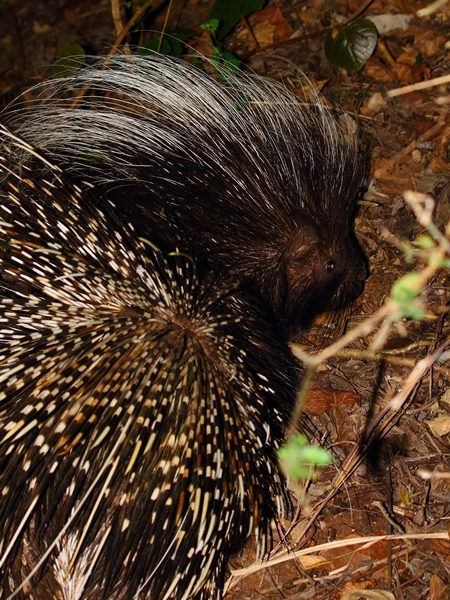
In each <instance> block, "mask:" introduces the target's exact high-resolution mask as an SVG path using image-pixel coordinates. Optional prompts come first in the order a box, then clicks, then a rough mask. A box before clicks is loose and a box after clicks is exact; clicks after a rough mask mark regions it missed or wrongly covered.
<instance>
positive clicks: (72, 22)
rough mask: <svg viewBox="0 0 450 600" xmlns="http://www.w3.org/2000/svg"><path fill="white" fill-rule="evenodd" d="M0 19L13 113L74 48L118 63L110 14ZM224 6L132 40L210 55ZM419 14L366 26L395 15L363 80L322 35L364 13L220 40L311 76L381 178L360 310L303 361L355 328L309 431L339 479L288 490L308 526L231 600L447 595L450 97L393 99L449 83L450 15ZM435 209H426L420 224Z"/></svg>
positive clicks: (279, 10)
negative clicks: (172, 36)
mask: <svg viewBox="0 0 450 600" xmlns="http://www.w3.org/2000/svg"><path fill="white" fill-rule="evenodd" d="M1 4H2V8H3V10H2V18H1V20H0V49H1V50H0V56H1V59H2V60H1V61H0V104H1V105H2V106H5V105H7V104H8V102H9V101H11V100H12V99H14V98H16V97H17V96H19V95H20V94H22V93H23V92H24V90H26V89H27V88H29V87H30V85H32V84H33V83H35V82H37V81H39V80H41V79H42V78H46V77H49V76H51V75H52V64H53V62H54V59H55V55H56V54H57V52H58V49H60V48H61V47H62V46H63V45H65V44H69V43H70V44H72V43H77V44H79V45H81V46H82V47H83V48H84V49H85V50H86V51H87V52H88V53H91V54H92V53H94V54H105V53H106V52H107V51H108V50H109V49H110V48H111V47H112V46H113V45H114V43H115V40H116V37H117V31H116V29H115V27H114V23H113V19H112V16H111V4H110V2H109V1H108V0H97V1H96V2H92V1H88V0H47V1H39V0H38V1H36V0H33V1H31V0H20V2H19V0H2V2H1ZM212 5H213V2H212V1H210V0H174V1H173V3H172V5H171V6H170V7H169V3H168V2H155V3H154V4H153V5H152V7H151V8H150V9H149V11H148V13H147V15H146V17H145V20H144V22H143V23H142V26H141V27H140V28H138V30H137V31H136V32H135V33H134V34H133V36H132V38H131V43H132V44H140V43H142V42H143V41H145V40H147V39H149V38H150V37H151V36H152V34H151V31H161V30H162V29H163V28H164V27H166V31H169V32H175V31H177V32H183V34H185V35H186V40H187V42H188V43H189V45H190V47H191V49H194V50H199V51H201V52H203V53H205V54H210V53H211V51H212V41H211V38H210V35H209V33H208V32H206V31H204V30H203V29H201V28H200V25H201V24H202V23H205V22H206V21H208V18H209V13H210V11H211V8H212ZM419 8H423V3H422V2H417V1H414V0H385V1H384V2H383V1H381V0H375V1H374V2H372V3H371V4H370V5H369V7H368V8H367V9H366V10H365V11H364V12H363V14H362V15H361V16H363V17H373V16H379V17H384V24H385V27H386V31H385V32H384V33H382V34H381V35H380V37H379V41H378V45H377V48H376V50H375V52H374V54H373V55H372V56H371V58H369V60H368V61H367V63H366V64H365V66H364V68H362V69H361V70H360V71H350V70H345V69H340V68H337V67H334V66H332V65H331V64H330V63H329V62H328V60H327V59H326V57H325V54H324V39H325V32H326V31H327V30H329V29H330V28H331V27H335V26H336V25H337V24H338V23H339V22H341V21H342V20H343V19H346V18H348V17H350V16H351V15H352V14H353V13H354V12H355V11H356V10H357V9H358V5H357V3H356V2H355V0H349V1H348V2H344V1H342V2H339V1H338V0H336V1H329V2H323V1H318V0H310V1H304V2H302V1H297V2H296V1H295V0H270V1H269V2H267V3H266V6H265V8H264V9H263V10H261V11H258V12H255V13H253V14H251V15H250V16H249V17H248V18H247V19H242V20H241V21H240V22H239V23H238V24H237V25H236V26H234V27H233V28H232V29H231V30H230V32H229V33H228V35H227V36H226V37H225V38H224V39H223V40H221V45H222V49H223V50H226V51H228V52H231V53H233V54H234V55H235V56H236V57H238V58H240V59H242V60H243V67H244V68H245V69H251V70H253V71H256V72H257V73H259V74H262V75H266V76H268V77H271V78H275V79H278V80H283V81H284V83H285V84H286V85H289V86H291V87H292V88H293V89H294V90H295V85H296V77H295V69H294V68H293V66H295V67H298V68H300V69H301V70H302V71H304V72H305V73H306V74H307V75H308V77H309V78H310V79H311V80H313V81H315V82H316V84H317V85H318V86H319V88H320V89H321V90H322V92H323V94H324V95H325V96H326V97H327V98H329V99H330V100H332V101H333V102H338V103H339V104H341V105H342V106H343V107H344V108H345V110H346V111H347V112H348V113H349V114H350V115H351V116H352V118H353V119H354V120H355V121H357V122H358V123H359V127H360V129H361V130H362V132H363V137H364V140H365V152H366V154H367V165H368V166H367V181H366V190H365V193H363V194H362V195H361V199H360V202H359V210H358V214H357V216H356V223H355V229H356V232H357V235H358V238H359V240H360V243H361V245H362V247H363V249H364V251H365V253H366V255H367V259H368V265H369V271H370V274H369V277H368V279H367V282H366V286H365V291H364V293H363V295H362V296H361V297H360V298H359V299H358V301H357V302H356V303H355V305H354V306H352V307H351V309H349V310H346V311H344V313H343V314H339V315H326V316H325V317H322V318H321V319H319V320H318V321H317V322H316V323H315V324H314V327H313V328H312V329H311V331H310V332H308V334H307V335H306V336H305V337H304V338H303V339H302V340H301V342H300V345H296V347H295V348H294V350H295V351H298V350H299V348H301V349H302V350H306V351H307V352H308V353H310V354H314V353H317V351H318V350H323V349H324V348H325V347H326V346H327V345H328V344H330V343H331V342H332V341H336V340H338V339H339V338H340V336H341V335H343V334H344V333H348V332H350V331H353V330H355V328H359V329H358V330H356V334H355V335H354V336H353V339H352V340H351V341H350V343H349V344H348V345H347V346H346V348H345V349H344V348H343V347H342V348H339V350H338V351H337V352H336V353H334V356H333V357H332V358H328V359H327V360H326V361H325V362H322V364H321V365H320V367H319V368H318V369H317V373H316V376H315V380H314V384H313V389H312V391H311V392H310V393H309V397H308V401H307V405H306V407H305V414H304V417H303V421H302V426H303V428H304V429H305V431H307V432H308V435H309V437H310V438H311V439H312V440H313V441H315V443H318V444H320V445H321V446H323V447H326V448H329V449H330V450H332V452H333V457H334V459H333V464H332V466H330V467H327V468H323V469H322V470H321V471H320V472H319V473H318V475H317V477H316V478H315V480H314V481H311V482H309V483H308V484H305V485H304V486H302V489H301V490H299V489H298V486H292V494H293V497H294V498H297V499H298V498H301V503H300V504H299V506H300V507H299V508H298V514H297V518H296V519H295V520H292V519H290V520H286V521H281V522H280V523H279V524H278V526H277V527H275V526H274V531H273V537H274V550H273V552H272V553H271V555H270V564H269V562H267V561H266V562H264V564H263V565H261V564H260V565H258V566H257V568H255V569H253V567H252V568H249V565H251V564H252V561H253V558H254V547H253V542H252V540H251V539H250V540H249V542H248V544H247V546H246V549H245V551H244V553H243V554H242V555H240V556H238V557H235V558H234V559H233V561H232V564H231V565H230V573H231V576H230V579H229V581H228V587H227V589H228V591H227V594H228V595H227V598H228V600H232V599H233V600H238V599H242V598H244V597H245V598H249V599H250V598H263V597H264V598H266V599H272V598H287V597H289V598H299V599H300V598H301V599H307V598H308V599H309V598H313V599H315V600H325V599H327V600H328V599H330V598H332V599H336V600H337V599H342V600H346V599H350V598H354V599H356V598H371V599H374V600H375V599H380V600H381V599H383V598H384V599H391V598H392V599H394V598H395V599H397V600H419V599H424V600H425V599H427V600H441V599H445V598H450V588H449V584H450V539H449V538H448V535H447V529H448V525H449V519H450V503H449V488H450V437H449V436H450V393H449V391H448V384H449V380H450V365H449V363H448V361H447V360H446V359H447V354H445V352H448V341H449V333H450V331H449V322H448V318H447V312H448V309H447V306H448V304H449V284H450V278H449V271H448V264H447V263H446V262H445V260H444V259H442V256H445V254H446V247H445V244H446V243H447V244H448V243H449V242H448V241H446V238H444V240H442V239H441V238H440V237H439V232H442V233H445V231H446V229H447V230H449V225H448V223H449V217H450V206H449V200H448V198H449V189H450V154H449V139H450V126H449V119H448V113H449V103H450V95H449V88H448V84H442V85H440V86H433V87H428V88H426V89H414V90H413V91H411V92H410V93H407V94H403V95H399V96H395V97H389V96H388V95H387V92H388V91H389V90H393V89H396V88H401V87H404V86H407V85H411V84H416V83H419V82H423V81H429V80H431V79H433V78H435V77H439V76H442V75H445V74H446V73H448V67H449V58H448V50H447V47H448V39H449V23H450V4H444V5H443V6H442V7H440V8H439V9H438V11H437V12H435V13H433V14H432V15H430V16H427V17H422V18H419V17H418V16H417V14H416V11H417V10H418V9H419ZM137 9H138V6H135V5H134V3H133V5H132V7H131V9H129V11H128V13H127V14H125V9H123V10H122V11H121V20H122V24H124V23H126V21H127V19H129V18H130V17H131V14H132V12H133V11H135V10H137ZM168 11H169V12H168ZM167 13H168V20H167V25H166V26H165V25H164V22H165V19H166V17H167ZM117 29H120V27H117ZM380 29H381V26H380ZM255 40H256V42H257V44H258V45H256V43H255ZM31 96H32V93H31V94H30V93H29V92H26V93H25V95H24V98H25V99H28V98H29V97H31ZM408 190H409V191H413V192H420V193H422V194H426V195H427V197H428V198H429V199H432V206H431V208H430V210H429V211H425V210H422V213H421V216H420V215H419V220H418V219H417V217H416V215H415V213H414V211H413V209H412V208H411V205H410V204H409V203H408V202H407V201H406V200H405V196H404V192H405V191H408ZM424 203H425V200H424V198H423V197H422V196H419V197H418V208H416V211H417V210H418V211H419V212H420V208H421V207H422V209H423V207H424V206H425V204H424ZM427 219H428V224H427ZM430 220H431V222H432V223H433V224H434V225H435V227H436V228H437V232H436V231H434V230H432V229H431V226H430V225H429V221H430ZM430 232H431V234H432V235H433V236H434V240H435V242H434V244H435V245H434V251H436V248H438V247H440V248H442V249H443V250H442V253H441V259H440V262H439V265H438V267H436V266H435V265H436V261H434V262H433V260H430V249H429V248H428V249H427V247H426V246H427V245H428V247H429V246H430V239H431V238H430V237H428V238H427V240H428V242H427V241H425V242H420V239H421V238H420V237H419V241H417V240H418V236H420V235H421V234H425V233H426V234H428V236H430ZM422 239H423V238H422ZM439 244H441V246H439ZM447 256H448V251H447ZM427 265H428V267H427V268H428V271H427V272H426V274H427V275H428V277H426V280H424V290H423V292H422V294H421V296H420V302H421V305H420V306H419V305H418V301H417V300H414V299H410V300H409V301H408V302H409V304H411V303H413V302H416V305H417V308H418V310H419V312H421V314H422V316H421V318H420V319H415V320H413V319H412V318H410V317H411V315H407V316H406V317H405V316H403V317H402V318H400V317H399V318H397V319H395V318H394V313H393V312H392V311H391V312H390V313H389V315H388V316H386V314H387V313H385V316H384V317H382V316H377V315H379V311H380V309H381V310H383V308H382V307H385V306H386V303H387V299H388V298H389V296H390V294H391V288H392V286H393V284H394V282H396V281H397V280H398V279H399V278H400V277H402V276H404V275H406V274H407V273H410V272H416V273H420V272H423V270H424V269H425V268H426V266H427ZM408 317H409V318H408ZM363 324H366V329H365V330H364V329H363ZM439 348H442V351H441V352H440V353H439V357H436V356H434V357H433V356H432V355H433V354H434V353H436V351H437V350H438V349H439ZM430 357H431V358H430ZM402 392H403V396H401V395H400V396H399V394H401V393H402ZM278 541H279V542H280V543H278ZM299 551H302V552H299Z"/></svg>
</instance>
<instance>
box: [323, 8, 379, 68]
mask: <svg viewBox="0 0 450 600" xmlns="http://www.w3.org/2000/svg"><path fill="white" fill-rule="evenodd" d="M377 40H378V31H377V28H376V27H375V25H374V24H373V23H372V21H369V19H355V20H354V21H352V22H351V23H349V24H348V25H344V26H342V27H337V28H335V29H334V30H333V31H330V32H328V34H327V37H326V39H325V56H326V57H327V59H328V60H329V61H330V63H331V64H332V65H334V66H335V67H341V68H343V69H353V70H356V71H359V70H360V69H362V68H363V66H364V65H365V64H366V62H367V60H368V59H369V58H370V57H371V56H372V54H373V51H374V50H375V48H376V45H377Z"/></svg>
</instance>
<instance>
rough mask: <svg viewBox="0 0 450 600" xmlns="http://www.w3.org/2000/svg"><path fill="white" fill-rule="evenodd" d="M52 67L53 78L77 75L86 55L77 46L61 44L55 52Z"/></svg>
mask: <svg viewBox="0 0 450 600" xmlns="http://www.w3.org/2000/svg"><path fill="white" fill-rule="evenodd" d="M55 56H56V62H55V64H54V65H53V66H52V74H53V77H55V78H56V79H59V78H60V77H70V76H72V75H75V74H76V73H78V71H79V70H80V69H81V67H82V66H83V64H84V62H85V60H86V53H85V51H84V50H83V48H82V47H81V46H80V45H79V44H75V43H74V44H63V45H62V46H60V47H59V48H58V49H57V51H56V55H55Z"/></svg>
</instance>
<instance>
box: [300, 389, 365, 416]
mask: <svg viewBox="0 0 450 600" xmlns="http://www.w3.org/2000/svg"><path fill="white" fill-rule="evenodd" d="M358 400H359V396H358V394H354V393H353V392H339V391H336V390H333V389H330V388H318V389H313V390H311V391H310V392H309V394H308V399H307V401H306V406H305V413H306V414H307V415H310V416H313V415H314V416H319V415H322V414H323V413H324V412H326V411H327V410H329V409H330V408H333V407H335V406H341V405H342V404H348V405H349V406H353V404H355V402H358Z"/></svg>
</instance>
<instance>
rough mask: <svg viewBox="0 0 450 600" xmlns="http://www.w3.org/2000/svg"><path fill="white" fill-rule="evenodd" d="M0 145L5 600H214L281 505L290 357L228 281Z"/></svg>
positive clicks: (0, 559) (255, 305) (0, 524)
mask: <svg viewBox="0 0 450 600" xmlns="http://www.w3.org/2000/svg"><path fill="white" fill-rule="evenodd" d="M0 148H1V153H0V156H1V160H0V181H2V183H1V186H0V187H1V191H2V195H1V202H0V238H1V240H2V249H1V255H0V259H1V288H0V323H1V325H0V328H1V333H0V494H1V498H2V500H1V502H0V589H1V591H0V597H1V598H2V599H5V598H12V597H15V598H19V599H23V600H24V599H25V598H27V599H28V598H31V597H33V599H34V600H49V599H52V600H53V599H55V600H56V599H62V598H64V599H65V600H68V599H70V600H75V599H77V600H98V599H100V598H107V599H109V600H113V599H114V600H131V599H132V598H139V599H142V598H151V599H152V600H158V599H163V598H173V599H176V600H181V599H184V598H188V597H189V598H190V597H195V598H199V599H201V598H208V599H209V598H220V596H221V589H222V584H223V577H224V570H225V566H226V561H227V559H228V558H229V556H230V553H231V552H233V551H236V550H238V549H239V548H240V547H241V546H242V544H243V542H244V540H245V538H246V536H247V535H248V534H249V533H250V532H252V531H254V532H255V535H256V539H257V541H258V544H259V550H260V552H263V551H264V548H265V542H266V536H267V529H268V522H269V520H270V519H272V518H273V517H274V516H275V515H276V514H277V513H278V511H280V510H281V509H282V507H283V505H284V502H285V500H286V497H285V494H286V493H285V491H284V489H285V488H284V485H283V482H282V481H281V478H280V475H279V474H278V470H277V464H276V449H277V447H278V445H279V443H280V441H281V439H282V435H283V430H284V427H285V425H286V423H287V419H288V416H287V415H288V412H289V409H290V407H291V406H292V403H293V397H294V393H295V388H296V386H297V370H296V367H295V365H294V363H293V360H292V358H291V356H290V353H289V352H288V350H287V348H286V347H285V345H284V344H283V343H281V342H279V341H278V337H277V334H276V331H275V328H274V327H273V326H272V323H271V320H270V319H269V318H268V316H267V315H266V313H265V312H264V309H263V307H262V306H260V302H259V301H258V300H257V299H255V298H252V297H250V296H249V295H248V294H247V293H246V294H245V295H244V293H243V292H242V291H240V290H239V289H238V288H237V287H236V285H235V282H233V281H231V282H230V281H229V280H228V279H227V278H224V277H218V276H217V275H214V274H213V273H212V271H211V270H210V269H209V270H208V271H207V272H206V273H205V272H203V270H202V266H201V264H200V263H196V262H194V261H193V259H192V258H190V257H188V256H186V255H185V254H182V253H179V252H174V253H172V254H169V255H164V254H163V253H161V252H160V251H159V250H158V249H157V248H156V247H154V245H153V244H152V243H151V242H150V241H148V240H144V239H142V238H137V237H136V232H135V230H134V226H133V223H132V222H130V223H126V222H125V223H122V222H120V220H119V219H118V218H117V217H116V207H115V206H114V205H113V204H112V203H111V202H110V201H109V200H108V198H106V197H105V196H102V195H101V194H100V193H99V191H98V190H96V189H95V188H91V189H86V190H83V191H80V189H79V188H78V187H77V186H76V185H72V183H71V182H70V180H69V179H68V178H67V177H65V175H64V174H63V173H62V172H61V171H60V169H59V168H58V167H55V166H53V165H52V164H51V163H50V162H49V161H48V160H47V159H46V158H45V157H43V156H41V155H40V154H39V153H38V152H37V151H35V150H33V148H31V147H30V146H28V144H27V143H26V142H24V141H21V140H20V139H19V138H17V137H16V136H14V135H12V134H10V133H8V132H7V130H5V129H3V128H1V129H0ZM27 154H30V156H32V157H33V160H34V165H35V166H36V165H37V164H39V163H41V164H42V165H43V166H45V168H46V170H47V176H46V177H45V178H38V177H37V176H36V173H35V171H33V170H30V169H29V168H28V167H26V166H25V163H26V162H27V161H26V160H25V161H24V158H25V157H26V155H27ZM19 157H20V160H19ZM18 160H19V163H18V162H17V161H18ZM109 210H110V211H111V212H109ZM174 250H175V249H174ZM10 594H11V595H10Z"/></svg>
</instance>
